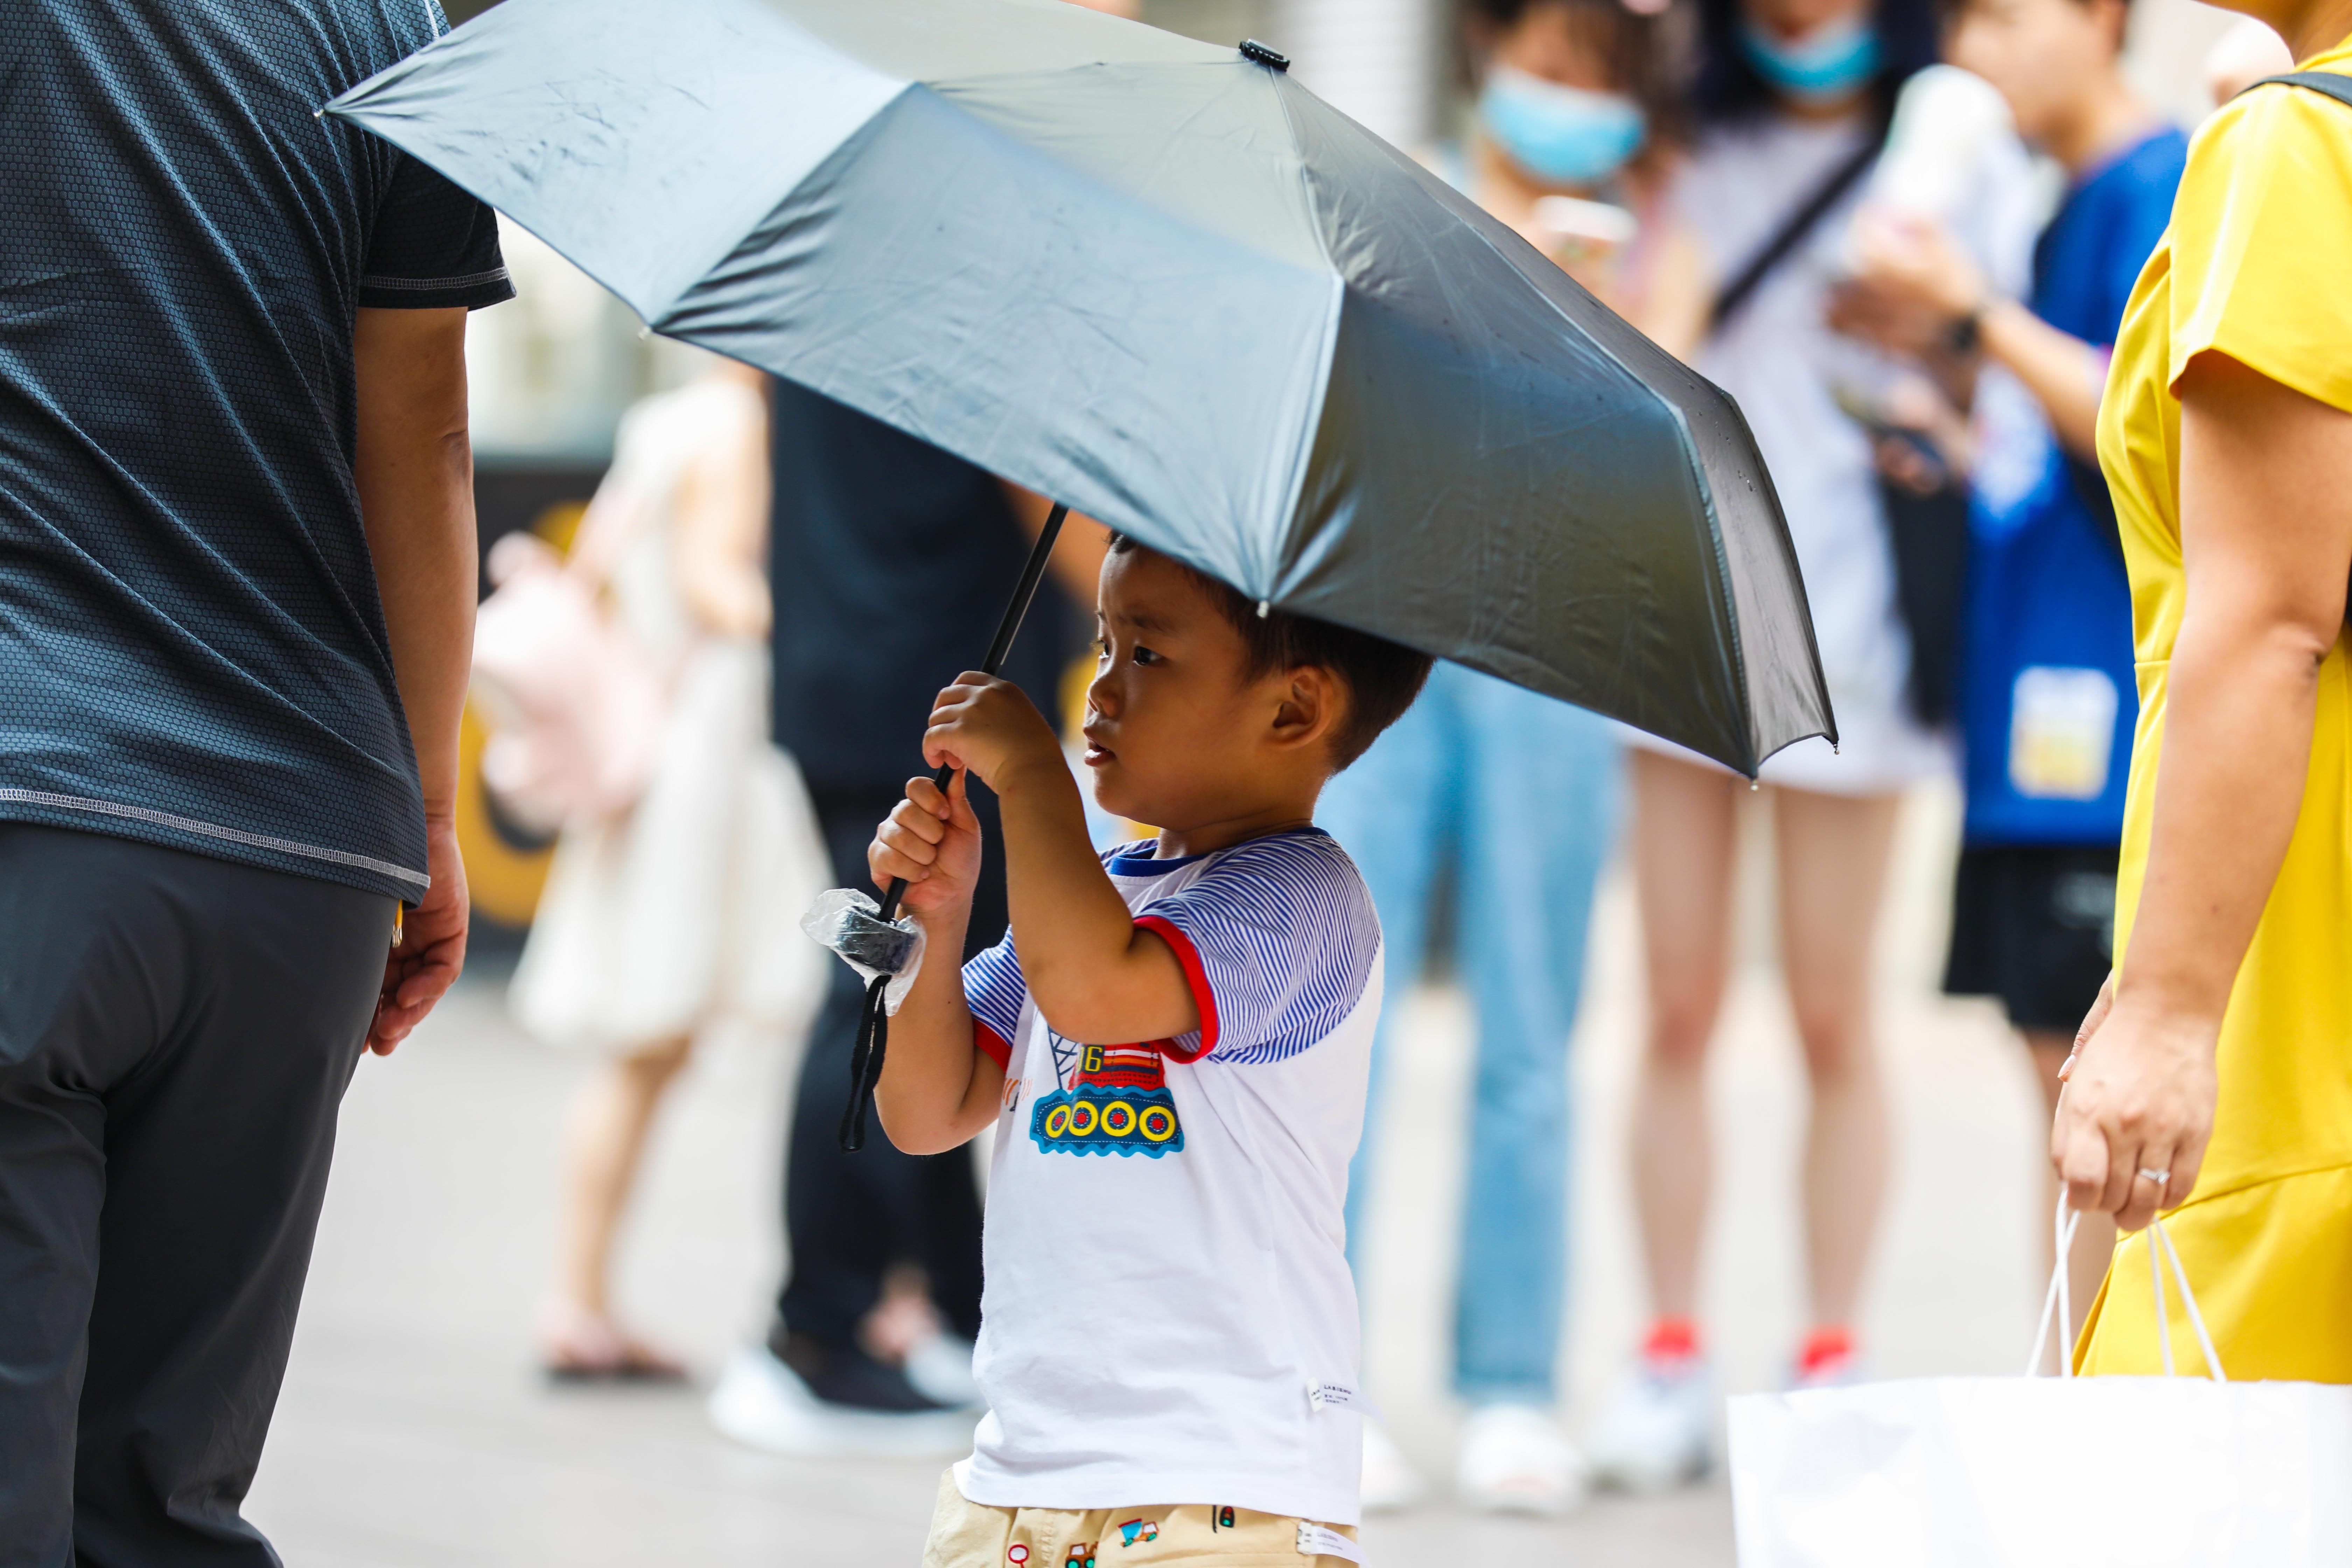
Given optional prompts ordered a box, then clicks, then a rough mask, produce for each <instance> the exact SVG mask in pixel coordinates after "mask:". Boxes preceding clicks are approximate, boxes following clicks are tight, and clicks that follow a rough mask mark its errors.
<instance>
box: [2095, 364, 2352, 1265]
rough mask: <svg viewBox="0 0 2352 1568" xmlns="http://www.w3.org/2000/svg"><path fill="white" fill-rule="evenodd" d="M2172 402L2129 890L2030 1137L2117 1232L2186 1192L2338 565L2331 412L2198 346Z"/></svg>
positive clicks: (2348, 559)
mask: <svg viewBox="0 0 2352 1568" xmlns="http://www.w3.org/2000/svg"><path fill="white" fill-rule="evenodd" d="M2179 393H2180V403H2181V419H2180V535H2181V554H2182V560H2183V564H2184V567H2185V569H2186V571H2187V574H2188V585H2187V600H2186V605H2185V608H2184V611H2183V614H2182V616H2181V624H2180V635H2179V640H2178V641H2177V642H2176V643H2175V645H2174V647H2173V652H2172V662H2171V669H2170V673H2169V678H2168V683H2169V697H2168V702H2167V706H2166V711H2165V731H2164V737H2163V742H2162V744H2163V751H2162V761H2161V763H2160V764H2159V767H2158V773H2157V784H2156V800H2155V813H2154V821H2153V824H2152V832H2151V837H2150V843H2149V848H2148V858H2147V876H2146V879H2145V882H2144V885H2143V886H2142V888H2141V890H2140V897H2139V907H2138V911H2137V918H2136V919H2135V921H2133V924H2132V929H2131V939H2130V943H2129V947H2128V950H2127V952H2126V956H2125V961H2124V964H2123V967H2122V969H2121V971H2120V973H2118V975H2117V976H2116V986H2115V996H2114V1005H2113V1006H2112V1008H2111V1010H2110V1011H2109V1012H2108V1013H2107V1015H2106V1017H2105V1020H2104V1021H2098V1020H2095V1021H2094V1022H2095V1028H2094V1029H2093V1030H2092V1031H2091V1032H2090V1033H2089V1035H2088V1037H2086V1039H2085V1040H2084V1044H2083V1046H2082V1047H2080V1049H2081V1058H2080V1059H2079V1061H2078V1062H2077V1063H2076V1064H2075V1066H2074V1070H2073V1073H2072V1075H2071V1077H2070V1079H2069V1081H2068V1086H2067V1089H2066V1093H2065V1097H2064V1098H2063V1100H2061V1102H2060V1104H2059V1108H2058V1118H2057V1123H2056V1126H2055V1127H2054V1129H2053V1131H2052V1137H2051V1150H2052V1157H2053V1160H2054V1161H2055V1162H2056V1163H2057V1166H2058V1170H2059V1173H2060V1174H2061V1176H2063V1178H2064V1180H2065V1182H2066V1184H2067V1189H2068V1193H2069V1194H2070V1197H2071V1200H2072V1202H2073V1204H2074V1206H2075V1207H2077V1208H2081V1209H2095V1210H2105V1211H2107V1212H2110V1213H2114V1214H2115V1215H2116V1217H2117V1220H2118V1221H2119V1223H2121V1224H2122V1225H2123V1226H2125V1227H2126V1229H2133V1228H2137V1227H2138V1226H2144V1225H2146V1224H2147V1221H2148V1219H2149V1217H2150V1216H2151V1215H2154V1214H2155V1213H2156V1212H2157V1209H2158V1207H2159V1206H2162V1207H2166V1208H2169V1207H2173V1206H2175V1205H2179V1204H2180V1203H2183V1202H2185V1201H2186V1200H2187V1199H2188V1197H2189V1192H2190V1189H2191V1188H2192V1187H2193V1186H2194V1185H2195V1184H2196V1181H2197V1172H2198V1168H2199V1166H2200V1163H2202V1162H2203V1159H2204V1154H2205V1144H2206V1140H2207V1139H2208V1137H2209V1136H2210V1133H2211V1131H2212V1126H2213V1100H2214V1093H2215V1074H2214V1059H2213V1058H2214V1048H2215V1046H2216V1043H2217V1042H2218V1040H2219V1037H2220V1035H2221V1016H2222V1014H2223V1012H2224V1010H2225V1009H2226V1008H2227V1007H2228V1005H2229V1001H2230V992H2231V986H2232V985H2233V984H2235V983H2236V980H2237V974H2238V968H2239V965H2240V964H2241V963H2242V962H2243V961H2244V958H2245V953H2246V948H2247V945H2248V944H2249V943H2250V942H2252V940H2253V934H2254V928H2255V925H2256V924H2257V922H2258V921H2260V920H2261V918H2262V912H2263V905H2264V903H2265V902H2266V901H2267V900H2269V897H2270V891H2271V885H2272V883H2273V881H2274V880H2275V879H2276V878H2277V876H2278V870H2279V866H2280V864H2281V862H2282V861H2283V860H2284V858H2285V856H2286V851H2287V844H2288V841H2289V840H2290V839H2291V838H2292V837H2294V825H2295V818H2296V816H2297V814H2298V813H2299V811H2300V810H2301V807H2302V802H2303V789H2304V778H2305V772H2306V770H2307V768H2308V766H2309V763H2310V756H2311V734H2312V724H2313V720H2314V715H2315V696H2316V693H2317V690H2318V679H2319V666H2320V662H2321V660H2322V659H2324V658H2326V656H2327V652H2328V650H2329V648H2331V647H2333V646H2334V645H2335V642H2336V636H2337V634H2338V632H2339V630H2340V629H2341V628H2342V626H2343V624H2344V612H2345V578H2346V574H2347V568H2352V414H2347V413H2345V412H2343V411H2341V410H2339V409H2336V408H2332V407H2329V406H2328V405H2326V404H2323V403H2320V402H2317V401H2315V399H2312V398H2309V397H2305V395H2303V394H2301V393H2299V392H2295V391H2293V390H2291V389H2290V388H2288V387H2285V386H2283V385H2281V384H2279V383H2277V382H2274V381H2273V380H2271V379H2270V378H2269V377H2267V376H2264V375H2262V374H2259V373H2257V372H2255V371H2252V370H2250V369H2248V368H2247V367H2246V366H2244V365H2243V364H2241V363H2238V362H2237V361H2235V360H2232V359H2230V358H2228V357H2227V356H2225V355H2222V354H2220V353H2205V354H2201V355H2200V356H2199V357H2198V358H2197V359H2195V360H2194V361H2192V362H2191V363H2190V364H2189V370H2188V372H2187V373H2186V374H2184V375H2183V376H2182V377H2181V380H2180V386H2179ZM2143 1170H2160V1171H2166V1172H2168V1173H2169V1176H2168V1179H2167V1180H2166V1181H2165V1182H2163V1183H2161V1184H2159V1183H2157V1182H2153V1181H2147V1180H2143V1179H2141V1178H2140V1176H2139V1173H2140V1172H2141V1171H2143Z"/></svg>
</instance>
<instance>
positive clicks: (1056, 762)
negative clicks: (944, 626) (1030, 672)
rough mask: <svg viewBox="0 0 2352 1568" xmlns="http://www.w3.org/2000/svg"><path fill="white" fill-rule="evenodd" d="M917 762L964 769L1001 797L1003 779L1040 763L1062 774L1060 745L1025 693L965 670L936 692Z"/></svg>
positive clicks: (1065, 765)
mask: <svg viewBox="0 0 2352 1568" xmlns="http://www.w3.org/2000/svg"><path fill="white" fill-rule="evenodd" d="M923 761H925V762H927V763H930V764H931V766H933V767H938V766H940V764H941V763H952V764H953V765H954V766H956V767H959V768H970V769H971V771H972V773H975V774H976V775H978V777H979V779H980V782H981V783H982V784H987V785H988V786H989V787H990V788H992V789H994V790H996V791H998V792H999V793H1002V792H1003V789H1004V784H1005V779H1006V776H1007V775H1008V774H1010V773H1014V772H1017V771H1019V770H1020V769H1022V768H1024V767H1029V766H1036V765H1041V764H1042V765H1045V766H1048V767H1053V768H1059V769H1061V770H1062V771H1063V772H1064V773H1067V772H1068V763H1066V762H1065V761H1064V760H1063V758H1062V742H1060V741H1059V740H1057V739H1056V738H1055V734H1054V727H1053V726H1052V725H1051V724H1048V723H1046V722H1045V715H1044V714H1042V713H1040V712H1038V711H1037V707H1036V704H1034V703H1033V702H1031V701H1030V700H1029V698H1028V694H1027V693H1025V692H1024V691H1023V690H1022V689H1020V688H1019V687H1017V686H1015V685H1013V683H1012V682H1011V681H1009V680H999V679H996V677H994V676H992V675H982V674H981V673H980V672H979V671H977V670H966V671H964V673H963V674H961V675H959V676H957V677H956V679H955V684H954V685H953V686H950V687H949V688H948V689H946V690H944V691H942V692H940V700H939V701H938V702H937V703H935V704H934V705H933V706H932V708H931V727H930V728H929V730H927V731H924V734H923Z"/></svg>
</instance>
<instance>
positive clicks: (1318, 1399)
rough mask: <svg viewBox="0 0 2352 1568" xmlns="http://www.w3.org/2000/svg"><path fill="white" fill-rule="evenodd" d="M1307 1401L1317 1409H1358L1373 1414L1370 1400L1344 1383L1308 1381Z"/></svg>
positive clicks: (1366, 1413)
mask: <svg viewBox="0 0 2352 1568" xmlns="http://www.w3.org/2000/svg"><path fill="white" fill-rule="evenodd" d="M1307 1404H1309V1405H1313V1406H1314V1407H1315V1408H1316V1409H1318V1410H1360V1411H1361V1412H1363V1413H1364V1414H1365V1415H1372V1414H1374V1412H1373V1410H1372V1402H1371V1401H1370V1399H1367V1398H1366V1397H1365V1396H1364V1395H1363V1394H1360V1393H1358V1392H1357V1391H1356V1390H1355V1389H1353V1388H1350V1387H1349V1386H1348V1385H1347V1384H1344V1383H1309V1384H1307Z"/></svg>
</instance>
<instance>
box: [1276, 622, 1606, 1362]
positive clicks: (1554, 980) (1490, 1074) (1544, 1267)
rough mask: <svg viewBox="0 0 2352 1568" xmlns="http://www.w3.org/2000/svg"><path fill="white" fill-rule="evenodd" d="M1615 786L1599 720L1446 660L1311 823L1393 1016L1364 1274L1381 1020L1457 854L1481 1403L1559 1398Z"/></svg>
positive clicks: (1359, 1218)
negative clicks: (1356, 891)
mask: <svg viewBox="0 0 2352 1568" xmlns="http://www.w3.org/2000/svg"><path fill="white" fill-rule="evenodd" d="M1619 777H1620V769H1619V765H1618V756H1617V743H1616V740H1615V737H1614V735H1613V733H1612V730H1611V726H1610V725H1609V723H1608V721H1606V720H1603V719H1601V718H1599V717H1597V716H1595V715H1593V714H1591V713H1588V712H1586V711H1585V710H1582V709H1579V708H1571V707H1570V706H1569V705H1568V704H1567V703H1564V702H1559V701H1555V700H1552V699H1550V698H1549V697H1539V696H1537V695H1536V694H1535V693H1533V692H1530V691H1527V690H1523V689H1520V688H1518V687H1516V686H1511V685H1509V684H1507V683H1506V682H1504V681H1500V680H1497V679H1494V678H1493V677H1491V676H1486V675H1480V674H1477V673H1475V672H1474V671H1472V670H1468V669H1465V668H1462V667H1460V666H1458V665H1452V664H1443V663H1441V664H1440V665H1438V666H1437V668H1435V669H1434V670H1433V671H1432V672H1431V674H1430V678H1429V686H1428V689H1426V690H1425V691H1423V694H1422V697H1421V700H1419V701H1418V702H1416V703H1414V704H1413V706H1412V710H1410V711H1409V712H1407V713H1406V714H1405V716H1404V717H1403V718H1402V719H1401V720H1399V721H1397V722H1396V724H1395V726H1394V727H1393V728H1391V730H1390V731H1388V732H1387V733H1386V734H1384V735H1382V736H1381V738H1380V740H1379V741H1377V742H1374V744H1373V746H1372V748H1371V750H1370V751H1369V752H1366V753H1365V754H1364V755H1363V757H1362V758H1361V759H1360V760H1359V761H1358V762H1357V763H1356V764H1355V766H1353V767H1351V768H1349V769H1348V770H1347V771H1346V772H1345V773H1340V774H1339V776H1338V777H1337V778H1335V779H1333V780H1332V781H1331V784H1330V785H1329V787H1328V789H1326V790H1325V791H1324V794H1323V800H1322V804H1321V805H1320V807H1319V808H1318V811H1317V813H1316V818H1317V820H1318V822H1320V823H1321V824H1322V825H1323V826H1324V827H1326V828H1327V829H1328V830H1329V831H1330V833H1331V834H1332V836H1333V837H1336V838H1338V839H1339V842H1340V844H1341V845H1343V846H1344V847H1346V848H1347V851H1348V853H1349V855H1350V856H1352V857H1354V858H1355V861H1356V864H1357V866H1358V867H1359V868H1360V869H1361V870H1362V872H1363V875H1364V880H1365V882H1366V883H1367V884H1369V885H1370V889H1371V893H1372V901H1373V903H1374V905H1375V906H1376V907H1377V908H1378V909H1379V910H1380V916H1381V930H1382V931H1383V932H1384V934H1385V937H1386V944H1387V948H1386V951H1387V969H1388V992H1387V994H1388V1003H1389V1011H1388V1014H1387V1016H1384V1017H1383V1018H1382V1019H1381V1027H1380V1033H1379V1037H1378V1038H1377V1039H1376V1040H1375V1042H1374V1044H1373V1047H1372V1094H1371V1102H1370V1106H1369V1107H1368V1108H1367V1110H1366V1116H1365V1128H1364V1141H1363V1142H1362V1144H1361V1145H1360V1147H1359V1148H1358V1150H1357V1152H1356V1159H1355V1164H1354V1166H1353V1167H1352V1169H1351V1170H1350V1171H1349V1182H1348V1256H1349V1262H1350V1263H1351V1264H1353V1265H1354V1266H1355V1267H1356V1269H1357V1272H1358V1274H1359V1275H1361V1273H1362V1267H1363V1266H1362V1252H1361V1245H1360V1238H1361V1237H1362V1235H1363V1220H1364V1215H1365V1214H1366V1212H1367V1210H1368V1205H1369V1200H1370V1186H1371V1181H1370V1177H1371V1173H1372V1167H1373V1166H1374V1165H1375V1163H1377V1150H1376V1149H1375V1147H1374V1142H1373V1133H1374V1129H1375V1128H1376V1127H1377V1126H1378V1125H1379V1119H1378V1107H1379V1105H1380V1100H1381V1062H1382V1059H1383V1058H1385V1057H1386V1055H1387V1048H1388V1037H1389V1030H1390V1026H1391V1023H1392V1022H1393V1021H1394V1018H1395V1015H1396V1009H1397V1008H1398V1006H1400V1005H1402V998H1403V996H1404V994H1405V993H1406V992H1407V990H1408V989H1409V988H1410V986H1411V984H1412V980H1413V977H1414V976H1415V975H1416V974H1417V973H1419V971H1420V968H1421V963H1422V958H1423V952H1424V951H1425V949H1426V946H1427V938H1428V932H1429V923H1430V921H1429V917H1430V903H1431V895H1432V892H1433V885H1434V883H1435V880H1436V877H1437V872H1438V869H1439V868H1440V866H1441V865H1442V864H1443V863H1444V858H1445V856H1446V855H1447V854H1448V853H1449V852H1450V853H1451V854H1452V855H1453V857H1454V862H1455V864H1456V866H1457V868H1458V871H1459V877H1458V883H1457V885H1458V887H1459V889H1460V899H1459V905H1460V909H1459V918H1458V919H1457V921H1455V927H1454V929H1455V931H1456V933H1457V940H1456V942H1455V946H1456V949H1457V958H1458V962H1457V965H1456V967H1457V969H1458V972H1459V973H1460V974H1461V977H1462V980H1463V983H1464V984H1465V986H1466V987H1467V988H1468V990H1469V993H1470V996H1471V999H1472V1001H1473V1002H1474V1003H1475V1005H1476V1007H1477V1012H1478V1058H1477V1083H1476V1088H1475V1092H1474V1098H1473V1100H1472V1110H1471V1115H1470V1182H1469V1191H1468V1194H1467V1197H1466V1201H1465V1204H1464V1212H1463V1218H1462V1272H1461V1278H1460V1280H1459V1282H1458V1284H1457V1285H1456V1287H1455V1296H1454V1301H1455V1305H1454V1388H1455V1391H1456V1392H1457V1393H1459V1394H1461V1395H1462V1396H1463V1397H1464V1398H1465V1399H1466V1400H1468V1401H1470V1402H1471V1403H1473V1404H1497V1403H1526V1404H1539V1405H1540V1404H1549V1403H1550V1402H1551V1401H1552V1399H1553V1397H1554V1378H1555V1373H1556V1366H1555V1363H1556V1361H1557V1355H1558V1350H1559V1334H1560V1324H1561V1315H1562V1311H1563V1309H1564V1306H1565V1298H1566V1295H1567V1279H1568V1176H1569V1128H1570V1107H1569V1077H1568V1037H1569V1032H1570V1029H1571V1027H1572V1026H1574V1024H1575V1022H1576V1008H1577V1001H1578V996H1579V993H1580V991H1581V989H1582V986H1583V980H1584V945H1585V937H1586V934H1587V931H1589V929H1590V927H1591V916H1592V891H1593V885H1594V883H1595V882H1597V881H1598V880H1599V879H1600V875H1601V863H1602V861H1603V860H1605V859H1606V858H1607V857H1608V853H1609V849H1610V846H1611V843H1612V838H1613V837H1614V834H1615V830H1616V822H1617V815H1618V796H1619V793H1620V786H1619Z"/></svg>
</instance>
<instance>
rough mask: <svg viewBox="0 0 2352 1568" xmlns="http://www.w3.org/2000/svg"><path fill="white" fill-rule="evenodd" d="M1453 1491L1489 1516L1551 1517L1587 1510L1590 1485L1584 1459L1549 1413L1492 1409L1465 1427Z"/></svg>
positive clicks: (1525, 1408)
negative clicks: (1511, 1514)
mask: <svg viewBox="0 0 2352 1568" xmlns="http://www.w3.org/2000/svg"><path fill="white" fill-rule="evenodd" d="M1454 1490H1455V1491H1457V1492H1459V1493H1460V1494H1461V1497H1462V1500H1463V1501H1464V1502H1465V1503H1468V1504H1469V1505H1470V1506H1471V1507H1472V1508H1477V1509H1485V1510H1487V1511H1488V1512H1490V1513H1534V1514H1542V1515H1545V1516H1547V1517H1550V1518H1557V1517H1558V1516H1559V1515H1561V1514H1564V1513H1567V1512H1570V1510H1574V1509H1576V1508H1579V1507H1580V1506H1582V1504H1583V1502H1584V1500H1585V1497H1586V1495H1587V1494H1588V1493H1589V1492H1590V1490H1591V1485H1590V1482H1589V1479H1588V1478H1587V1476H1586V1473H1585V1467H1584V1456H1582V1455H1581V1454H1579V1453H1578V1452H1577V1451H1576V1445H1575V1444H1573V1443H1571V1442H1570V1441H1569V1440H1568V1434H1567V1433H1565V1432H1563V1431H1561V1430H1560V1426H1559V1422H1558V1421H1556V1420H1554V1419H1553V1418H1552V1415H1551V1413H1550V1412H1549V1411H1548V1410H1538V1409H1536V1408H1535V1407H1534V1406H1532V1405H1486V1406H1484V1407H1483V1408H1480V1409H1477V1410H1474V1411H1472V1412H1471V1413H1470V1418H1469V1419H1468V1420H1467V1421H1465V1422H1464V1423H1463V1424H1462V1458H1461V1462H1460V1463H1459V1465H1458V1466H1457V1467H1456V1468H1455V1471H1454Z"/></svg>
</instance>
